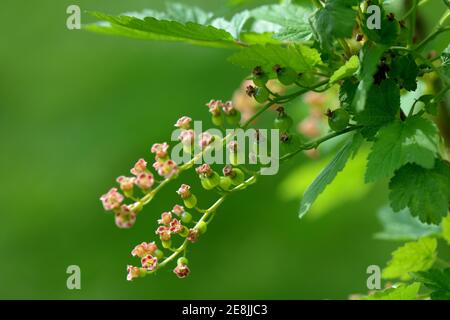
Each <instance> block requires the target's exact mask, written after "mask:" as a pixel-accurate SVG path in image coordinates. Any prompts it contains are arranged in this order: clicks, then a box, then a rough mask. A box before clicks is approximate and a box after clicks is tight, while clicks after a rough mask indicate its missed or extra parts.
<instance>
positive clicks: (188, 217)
mask: <svg viewBox="0 0 450 320" xmlns="http://www.w3.org/2000/svg"><path fill="white" fill-rule="evenodd" d="M191 221H192V215H191V214H190V213H189V212H183V213H182V214H181V222H183V223H185V224H186V223H190V222H191Z"/></svg>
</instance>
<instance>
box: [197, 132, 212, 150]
mask: <svg viewBox="0 0 450 320" xmlns="http://www.w3.org/2000/svg"><path fill="white" fill-rule="evenodd" d="M199 138H200V140H199V141H198V145H199V147H200V148H202V149H204V148H206V147H207V146H209V145H210V144H211V143H212V142H213V141H214V136H213V135H211V134H210V133H209V132H203V133H201V134H200V137H199Z"/></svg>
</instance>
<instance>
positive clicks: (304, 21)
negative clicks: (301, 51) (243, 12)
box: [251, 3, 312, 42]
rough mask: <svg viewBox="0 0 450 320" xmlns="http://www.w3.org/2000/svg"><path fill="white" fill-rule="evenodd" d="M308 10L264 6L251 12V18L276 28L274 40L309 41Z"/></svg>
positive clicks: (294, 6)
mask: <svg viewBox="0 0 450 320" xmlns="http://www.w3.org/2000/svg"><path fill="white" fill-rule="evenodd" d="M311 13H312V11H311V9H310V8H307V7H303V6H298V5H295V4H286V3H285V4H274V5H265V6H261V7H258V8H255V9H253V10H251V16H252V17H254V18H255V19H257V22H258V23H259V22H260V21H264V22H270V23H272V24H275V25H276V26H278V28H277V32H276V33H275V35H274V38H276V39H279V40H284V41H293V42H295V41H304V40H309V39H310V38H311V35H312V30H311V26H310V25H309V21H308V17H309V16H310V15H311Z"/></svg>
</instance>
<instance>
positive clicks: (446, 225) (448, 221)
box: [442, 215, 450, 245]
mask: <svg viewBox="0 0 450 320" xmlns="http://www.w3.org/2000/svg"><path fill="white" fill-rule="evenodd" d="M442 236H443V237H444V239H445V241H447V243H448V245H450V215H447V217H445V219H443V220H442Z"/></svg>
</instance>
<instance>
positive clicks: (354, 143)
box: [299, 134, 363, 218]
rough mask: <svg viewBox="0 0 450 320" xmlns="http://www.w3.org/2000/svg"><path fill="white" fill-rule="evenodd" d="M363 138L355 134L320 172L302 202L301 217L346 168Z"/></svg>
mask: <svg viewBox="0 0 450 320" xmlns="http://www.w3.org/2000/svg"><path fill="white" fill-rule="evenodd" d="M362 141H363V139H362V137H361V135H359V134H355V135H354V136H353V138H352V140H350V141H348V142H347V143H346V144H345V145H344V146H343V147H342V149H341V150H339V152H338V153H337V154H336V155H335V157H334V158H333V159H332V160H331V162H330V163H329V164H328V165H327V166H326V167H325V168H324V169H323V170H322V171H321V172H320V174H319V175H318V176H317V178H316V179H315V180H314V181H313V182H312V183H311V185H310V186H309V187H308V189H306V191H305V194H304V195H303V198H302V201H301V203H300V210H299V217H300V218H302V217H303V216H304V215H305V214H306V213H307V212H308V211H309V208H310V207H311V205H312V204H313V203H314V201H315V200H316V199H317V197H318V196H319V195H320V194H321V193H322V192H323V190H325V188H326V187H327V185H329V184H330V183H331V182H332V181H333V180H334V178H335V177H336V175H337V174H338V173H339V172H340V171H342V169H344V167H345V164H346V163H347V161H348V160H349V159H350V157H352V156H354V154H355V153H356V152H357V151H358V149H359V147H360V146H361V143H362Z"/></svg>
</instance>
